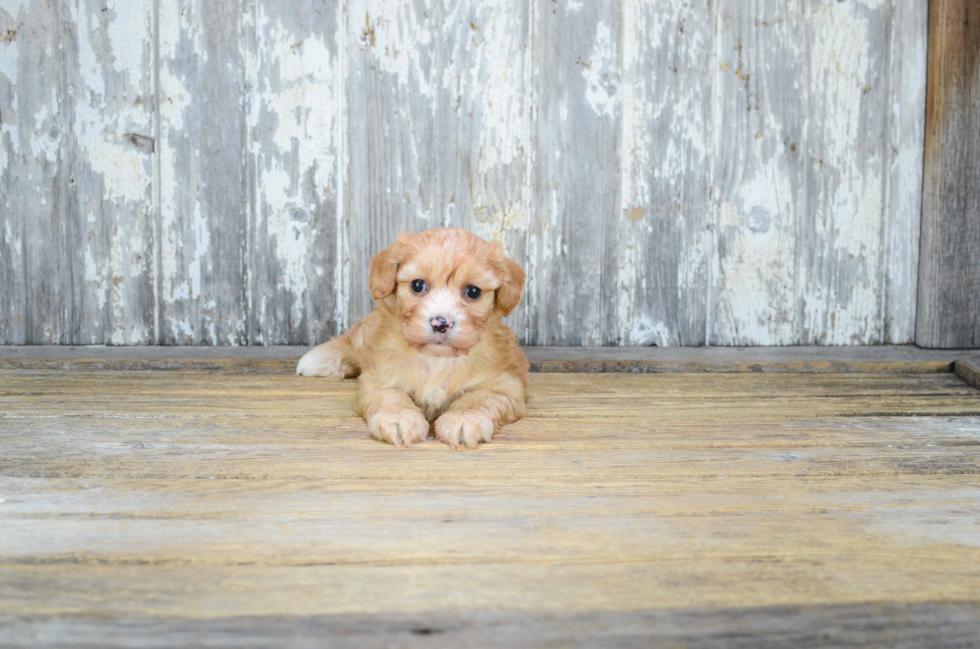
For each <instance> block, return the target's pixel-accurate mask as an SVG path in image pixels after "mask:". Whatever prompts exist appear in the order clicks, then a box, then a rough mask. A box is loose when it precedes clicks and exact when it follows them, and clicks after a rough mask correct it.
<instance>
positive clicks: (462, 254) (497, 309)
mask: <svg viewBox="0 0 980 649" xmlns="http://www.w3.org/2000/svg"><path fill="white" fill-rule="evenodd" d="M369 284H370V287H371V295H372V297H374V299H376V300H386V301H387V302H388V304H389V306H391V307H392V308H393V309H394V310H395V311H396V312H397V313H398V314H400V316H401V319H402V336H403V337H404V338H405V341H406V342H408V344H410V345H412V346H413V347H415V348H417V349H418V350H419V351H421V352H423V353H426V354H430V355H433V356H457V355H460V354H465V353H467V352H468V351H469V350H470V349H471V348H472V347H473V346H474V345H476V344H477V343H478V342H480V337H481V335H482V334H483V330H484V328H485V327H486V325H487V322H489V321H490V319H491V318H492V317H495V316H506V315H508V314H509V313H510V312H511V311H513V310H514V308H515V307H516V306H517V304H518V303H519V302H520V301H521V297H522V295H523V293H524V271H523V270H522V269H521V267H520V266H518V265H517V264H516V263H514V262H513V261H511V260H510V259H508V258H507V257H505V256H504V254H503V250H502V249H501V248H500V246H498V245H496V244H492V243H489V242H487V241H484V240H483V239H481V238H479V237H477V236H476V235H473V234H470V233H469V232H466V231H465V230H460V229H458V228H437V229H433V230H426V231H425V232H420V233H418V234H403V235H401V236H400V237H398V240H397V241H396V242H395V243H394V244H392V245H391V246H390V247H388V248H386V249H385V250H383V251H381V252H380V253H378V254H377V255H375V257H374V258H373V259H372V260H371V276H370V280H369Z"/></svg>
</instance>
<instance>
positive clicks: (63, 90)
mask: <svg viewBox="0 0 980 649" xmlns="http://www.w3.org/2000/svg"><path fill="white" fill-rule="evenodd" d="M8 4H9V6H5V7H4V8H3V9H0V23H2V24H0V28H2V29H3V30H4V31H3V32H2V33H0V150H2V151H3V154H2V155H3V158H2V160H0V188H2V191H3V195H4V205H3V211H2V212H0V225H2V228H0V273H2V275H0V278H2V279H3V282H4V288H5V290H4V291H3V294H2V295H0V343H3V344H24V343H32V344H34V343H66V344H92V343H106V344H146V343H164V344H172V345H188V344H191V345H196V344H256V345H268V344H283V343H288V344H311V343H314V342H321V341H322V340H324V339H325V338H328V337H330V336H331V335H333V334H335V333H337V332H338V331H340V330H342V329H344V328H346V327H347V326H349V325H350V324H351V323H352V322H353V321H356V319H358V318H360V317H361V316H363V315H365V314H366V313H367V312H368V311H369V309H370V307H371V303H370V298H369V294H368V292H367V291H366V290H365V285H366V273H367V268H368V263H369V260H370V257H371V255H372V254H374V253H375V252H377V251H378V250H380V249H382V248H383V247H385V246H386V245H388V244H389V243H390V242H391V241H392V240H393V238H394V237H395V236H396V235H397V234H398V233H399V232H400V231H403V230H417V229H421V228H425V227H433V226H439V225H460V226H463V227H466V228H468V229H471V230H473V231H475V232H477V233H478V234H481V235H482V236H485V237H487V238H492V239H496V240H498V241H500V242H501V243H502V244H503V245H504V247H505V249H506V250H507V253H508V254H509V255H510V256H511V257H513V258H514V259H516V260H518V261H519V262H520V263H522V264H524V265H525V267H526V268H527V269H528V271H529V281H528V285H527V294H526V300H525V303H524V305H523V306H522V308H521V309H519V310H518V311H517V312H516V313H515V314H514V316H513V317H512V323H513V325H514V326H515V328H516V330H517V332H518V335H519V336H520V338H521V339H522V341H523V342H525V343H528V344H534V345H552V344H554V345H583V344H585V345H658V346H668V345H671V346H673V345H701V344H705V343H707V344H714V345H734V344H746V345H748V344H751V345H792V344H819V345H843V344H847V345H852V344H881V343H888V342H893V343H908V342H911V340H912V337H913V333H914V327H913V325H914V322H915V317H916V313H915V311H916V288H915V282H916V278H917V277H918V274H919V270H918V250H919V245H918V232H919V225H920V221H919V207H920V203H921V196H922V193H921V182H920V181H921V172H922V164H921V162H922V156H923V148H922V133H923V128H924V125H923V122H924V118H923V113H924V106H925V103H924V102H925V67H926V57H925V54H926V32H925V25H926V21H925V13H926V8H927V3H926V0H913V1H911V2H899V1H898V0H884V1H879V0H874V1H872V0H855V1H854V2H834V1H831V0H794V1H793V2H789V3H775V2H771V1H770V0H724V1H719V2H712V3H706V2H700V3H698V2H694V3H691V2H682V1H680V0H676V1H675V0H670V1H665V2H659V3H650V2H640V1H638V0H617V1H616V2H612V3H599V4H596V3H582V2H578V1H571V2H552V1H550V0H535V2H531V3H511V2H503V1H501V0H466V1H465V2H448V1H444V0H439V1H435V2H420V1H418V2H417V1H408V0H406V1H404V2H380V1H378V0H358V1H357V2H353V3H332V4H331V3H327V4H324V3H322V2H319V1H313V0H303V1H302V2H298V3H292V4H290V5H289V6H280V5H279V4H270V3H268V2H265V1H264V0H247V1H246V2H243V3H239V5H237V6H235V7H231V6H230V5H228V4H227V3H221V2H216V1H215V0H160V1H159V2H151V0H139V1H138V2H129V3H122V2H119V1H118V0H110V1H107V2H103V3H97V2H94V0H91V1H89V0H80V1H79V2H67V1H66V0H59V1H58V2H54V3H47V2H43V1H42V0H18V1H17V2H13V3H8ZM954 5H955V6H961V7H966V6H967V5H966V4H965V3H963V2H960V3H959V4H958V5H957V4H956V3H955V2H954V3H943V4H942V6H943V7H952V6H954ZM935 7H937V8H936V9H934V11H947V10H946V9H939V8H938V7H940V5H939V4H936V5H935ZM103 9H104V11H103ZM950 11H952V10H950ZM953 13H955V12H953ZM943 15H947V14H943ZM949 15H953V14H949ZM933 22H934V23H935V21H933ZM953 22H954V23H955V20H954V21H953ZM961 22H962V21H961ZM937 24H938V23H937ZM950 24H953V23H950ZM934 40H935V39H934ZM937 42H938V41H937ZM936 47H938V46H936ZM944 51H945V50H944ZM950 51H951V52H953V54H950V56H951V57H953V58H951V59H950V62H949V65H947V68H949V69H950V70H952V69H953V67H955V65H960V63H955V62H954V61H953V59H955V57H957V56H959V54H957V53H956V52H960V51H972V50H970V48H969V47H966V48H960V49H956V48H952V49H951V50H950ZM934 58H935V57H934ZM957 60H959V59H957ZM954 63H955V65H954ZM963 65H967V63H964V64H963ZM950 66H952V67H950ZM961 67H962V66H961ZM944 69H946V68H944ZM956 69H957V70H959V69H960V68H956ZM37 71H40V72H41V73H39V74H38V73H36V72H37ZM956 74H957V75H959V76H957V77H956V78H961V77H962V78H963V79H967V78H970V77H969V74H970V73H969V70H966V69H965V68H964V69H963V73H962V74H960V73H959V72H957V73H956ZM964 83H965V82H964ZM951 84H952V85H951ZM937 87H938V86H937ZM943 87H944V88H953V87H958V86H956V84H954V83H952V82H950V84H947V85H946V86H943ZM964 87H965V86H964ZM947 94H948V93H947ZM961 94H962V93H961ZM963 96H964V97H967V98H968V94H967V95H963ZM951 101H952V100H951ZM963 102H964V105H966V106H967V109H965V110H967V112H968V110H969V106H972V105H973V104H975V103H976V102H972V103H971V102H969V101H966V100H963ZM944 105H945V104H944ZM951 105H952V104H951ZM934 112H935V111H934ZM935 114H936V115H937V116H939V113H935ZM946 114H947V113H945V112H944V113H943V116H945V115H946ZM936 119H938V117H937V118H936ZM950 119H953V118H947V117H943V120H945V121H943V124H945V123H946V122H947V121H949V120H950ZM956 119H959V118H956ZM956 119H953V121H956ZM964 119H971V118H970V117H969V115H967V116H966V117H964ZM934 121H935V122H936V123H935V124H934V125H933V127H931V128H933V131H934V132H935V133H937V134H938V133H939V131H938V130H937V129H938V128H939V126H938V124H939V122H938V121H936V120H934ZM956 123H959V122H956ZM964 123H965V122H964ZM950 124H952V122H950ZM954 126H955V125H953V126H950V128H953V127H954ZM943 128H945V127H943ZM956 128H960V127H956ZM963 128H965V129H966V131H967V132H971V133H972V132H973V131H975V130H976V129H973V131H970V129H969V127H963ZM943 132H944V133H945V131H943ZM936 137H938V136H936ZM936 137H933V140H935V139H936ZM943 137H946V136H943ZM949 139H950V141H952V142H955V146H956V147H959V148H960V149H963V151H962V160H966V161H967V162H963V163H962V164H961V163H960V162H958V160H960V158H957V159H956V160H952V161H951V162H950V163H949V167H948V168H949V169H950V172H949V173H945V172H944V173H945V175H941V176H940V175H937V176H935V178H934V179H933V180H932V181H930V182H933V184H934V185H936V183H942V182H945V181H944V180H942V178H953V177H954V176H950V175H949V174H950V173H953V174H966V176H969V174H970V173H972V171H970V170H971V169H973V168H974V167H973V166H971V165H970V164H969V159H970V155H971V154H969V151H968V150H967V148H964V147H968V144H967V142H968V141H969V138H959V139H957V138H956V137H955V136H949ZM930 141H932V140H930ZM957 150H959V149H957ZM956 155H960V154H959V153H957V154H956ZM974 157H975V156H974ZM937 173H938V171H937ZM960 185H961V186H969V183H966V182H965V181H964V182H962V183H960ZM928 186H930V185H929V184H928V183H927V187H928ZM936 187H939V185H936ZM938 191H939V190H938V189H937V190H936V192H938ZM944 195H945V194H944ZM936 196H939V194H938V193H936ZM968 199H969V197H967V198H965V199H964V200H965V201H967V202H965V203H963V205H962V210H961V212H962V213H963V214H964V215H966V216H965V217H964V218H966V219H967V221H966V222H965V223H964V225H963V228H953V230H951V231H953V232H954V233H955V232H959V231H961V230H962V232H963V236H954V235H950V234H942V235H941V236H938V235H934V234H933V233H932V230H930V228H925V232H926V239H925V240H924V241H923V245H924V246H925V248H924V249H928V250H936V251H938V252H936V253H935V254H934V255H933V257H937V258H942V259H946V260H947V261H944V262H942V264H946V265H936V264H937V263H939V262H938V261H935V260H933V259H932V257H930V259H927V260H926V262H925V263H924V265H923V270H922V273H923V277H924V278H926V282H925V283H926V284H929V283H930V282H932V283H935V282H937V281H939V279H938V278H940V277H943V278H945V277H952V276H953V275H954V274H955V273H952V272H947V266H949V267H954V266H956V265H957V264H959V265H962V266H963V267H965V268H967V270H966V271H962V272H965V273H966V276H965V279H963V281H962V282H960V284H959V285H960V286H961V287H962V288H958V289H955V290H953V291H952V294H951V296H948V297H943V298H941V300H946V301H950V300H951V302H950V303H951V304H953V306H954V311H956V312H957V313H959V314H960V315H957V316H956V318H955V319H954V321H953V322H951V323H946V322H944V321H943V320H942V318H933V316H932V315H930V314H932V313H933V312H935V311H936V309H935V308H933V307H929V308H927V310H926V312H925V313H926V314H925V315H924V316H922V317H923V318H925V319H926V320H928V321H929V324H928V326H926V327H924V328H923V327H920V329H922V331H923V332H925V331H926V330H927V329H929V328H930V327H931V328H933V329H935V330H937V331H938V330H939V329H942V328H943V327H946V329H943V331H948V330H952V329H955V330H956V331H957V332H959V331H960V330H961V329H964V330H970V328H971V327H974V325H975V324H976V322H975V319H972V318H973V314H975V312H976V311H977V310H978V309H976V308H973V307H974V306H976V305H975V304H973V303H972V302H970V300H971V299H973V298H974V297H975V295H976V294H977V291H975V290H974V288H975V287H974V286H973V284H975V283H976V282H975V281H974V279H975V278H974V279H971V277H972V276H971V275H970V273H971V272H972V268H973V266H970V265H969V264H968V263H965V264H964V263H962V262H961V261H956V263H955V264H953V262H949V261H948V260H950V259H953V258H955V259H956V260H962V259H964V258H965V257H963V254H961V253H960V252H956V251H957V250H960V248H963V250H964V251H968V250H969V246H971V245H973V244H972V243H971V242H972V241H973V239H975V238H976V237H974V236H973V235H972V234H971V232H972V230H971V229H970V228H971V227H972V226H971V224H972V223H973V222H974V221H976V219H972V221H971V220H970V219H969V218H968V217H969V215H970V214H972V213H973V212H971V211H970V210H972V209H973V208H972V207H970V205H972V203H969V202H968ZM950 200H953V199H950ZM957 200H958V199H957ZM961 202H962V201H961ZM953 203H955V200H953ZM943 209H944V210H945V208H943ZM952 209H953V210H954V211H955V210H958V209H960V207H957V205H956V204H954V205H953V208H952ZM964 210H965V211H964ZM934 211H935V210H934ZM946 211H949V210H946ZM974 211H975V210H974ZM937 236H938V238H937ZM943 237H945V238H946V239H948V241H946V240H944V239H943ZM950 237H952V238H950ZM964 246H965V247H964ZM930 254H932V253H930ZM964 254H965V253H964ZM974 256H976V255H974ZM950 264H952V266H950ZM957 272H959V271H957ZM971 282H972V283H971ZM8 287H9V288H8ZM924 290H927V291H929V290H931V289H924ZM923 299H926V298H925V297H924V298H923ZM928 300H933V301H935V300H940V298H938V297H936V298H935V299H934V298H932V297H928ZM928 300H927V301H928ZM939 303H940V302H936V304H939ZM947 324H949V326H948V327H947V326H946V325H947ZM923 335H926V334H925V333H923ZM944 335H946V334H944ZM955 335H960V333H957V334H955ZM943 344H944V345H960V346H967V345H971V346H972V345H975V344H976V341H975V340H974V339H973V338H969V337H968V338H962V339H959V342H956V339H950V340H949V341H947V342H945V343H943Z"/></svg>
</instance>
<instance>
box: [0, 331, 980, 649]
mask: <svg viewBox="0 0 980 649" xmlns="http://www.w3.org/2000/svg"><path fill="white" fill-rule="evenodd" d="M114 351H115V350H114ZM122 351H125V350H122ZM157 351H158V350H157ZM187 351H188V352H189V351H192V350H187ZM194 351H196V350H194ZM216 351H219V350H204V352H207V353H212V354H213V353H215V352H216ZM250 351H251V350H250ZM267 351H268V350H255V353H259V352H263V353H265V352H267ZM611 351H620V352H621V351H622V350H611ZM666 351H671V352H675V353H676V352H683V351H701V350H666ZM711 351H715V350H711ZM717 351H724V352H733V351H737V350H717ZM750 351H753V350H750ZM763 351H766V352H773V351H775V350H763ZM855 351H860V350H855ZM913 351H914V352H915V353H917V354H925V353H931V352H922V351H921V350H913ZM819 352H820V353H823V354H826V353H827V350H819ZM869 353H871V352H869ZM942 353H946V352H942ZM0 385H2V386H3V389H2V391H0V413H2V414H0V416H2V419H0V421H2V422H3V425H4V427H5V428H4V431H5V435H4V438H3V439H4V447H3V453H0V525H2V527H3V529H4V534H3V535H0V609H2V610H4V612H5V613H4V615H3V616H2V617H0V643H2V644H4V645H5V646H6V645H10V646H33V645H36V644H37V641H38V640H39V639H40V640H41V641H43V642H44V644H48V645H53V646H58V645H59V644H63V643H66V642H69V643H73V644H74V645H75V646H86V645H87V644H92V645H98V646H128V645H127V644H126V643H127V642H129V640H128V639H129V638H133V637H139V638H140V641H141V642H143V643H144V644H145V643H146V641H147V640H148V639H154V638H161V642H164V641H165V642H167V643H171V644H172V643H174V642H177V641H180V643H181V644H187V645H189V646H194V645H195V643H197V642H198V640H197V639H198V638H200V637H202V635H205V636H207V638H208V642H210V643H211V644H214V645H216V646H222V643H224V644H229V643H231V644H234V643H235V641H236V639H237V645H238V646H241V645H242V644H246V645H247V644H249V643H252V644H256V645H263V646H264V645H266V644H272V645H273V646H275V645H276V644H277V643H286V644H292V645H294V644H296V642H298V641H299V640H301V639H304V638H309V639H310V640H311V641H313V642H317V641H320V640H322V637H324V636H322V635H321V636H319V637H318V638H314V637H313V636H314V634H327V635H329V637H331V639H332V641H333V640H334V639H336V641H337V642H338V643H340V645H341V646H346V645H344V643H349V644H351V646H373V645H375V644H379V645H387V646H390V645H391V644H399V645H406V646H412V643H413V642H414V641H415V640H418V639H426V640H427V641H432V640H434V639H437V640H436V642H441V641H443V640H445V641H446V644H451V645H453V646H456V645H457V644H460V643H461V642H462V643H463V644H464V645H465V644H466V643H468V642H469V643H472V644H478V645H480V646H484V645H491V646H493V645H494V643H497V644H498V645H501V646H502V645H507V646H513V645H514V644H515V639H516V640H517V642H516V644H520V645H522V646H523V645H530V646H534V644H535V643H539V644H540V643H543V646H554V645H555V644H557V643H559V642H560V643H564V644H569V643H571V644H572V645H573V646H574V645H575V643H576V642H578V643H583V644H585V645H587V646H603V645H604V643H606V644H611V645H615V646H622V645H624V644H625V645H626V646H648V645H649V643H650V642H651V638H653V639H663V640H664V641H665V642H666V641H674V642H676V643H678V644H680V645H681V646H685V645H686V646H718V647H720V646H731V645H732V644H733V643H736V646H739V645H738V644H737V643H742V646H768V645H767V643H771V644H772V645H773V646H780V645H786V644H793V646H808V643H809V644H810V645H813V646H825V645H826V644H827V643H828V642H829V641H830V640H831V639H833V640H834V641H838V644H843V645H844V646H847V644H851V645H861V644H863V645H889V646H890V645H892V644H895V643H893V642H892V640H893V639H894V640H895V641H896V643H897V642H912V641H913V640H915V641H921V642H925V643H927V644H928V643H930V642H932V641H933V640H935V641H936V642H948V643H951V644H952V646H956V643H957V642H960V643H961V644H962V642H961V641H963V640H964V639H966V640H965V641H966V642H967V643H968V642H969V639H972V637H973V636H972V635H970V634H973V633H975V631H976V629H975V627H976V624H975V622H976V618H977V616H976V610H975V609H976V606H977V602H978V601H980V570H978V568H977V566H980V539H978V535H977V532H976V530H975V529H974V528H975V527H976V525H975V521H976V519H977V517H978V516H980V511H978V507H980V500H978V498H977V495H978V487H980V485H978V481H977V477H976V476H977V471H980V452H978V448H980V447H978V446H977V438H978V435H980V408H978V406H980V393H978V392H976V391H975V390H973V389H971V388H969V387H967V386H966V385H964V384H963V383H962V382H961V381H960V380H959V379H958V378H956V377H955V376H953V375H951V374H945V375H931V376H928V375H918V376H883V375H823V376H801V375H782V376H767V375H741V376H733V375H727V376H725V375H715V376H710V375H708V376H705V375H687V376H669V377H668V376H631V375H606V376H589V375H547V374H544V375H535V376H533V377H532V386H531V400H529V403H528V405H529V416H528V417H527V418H525V419H524V420H522V421H520V422H517V423H516V424H513V425H512V426H508V427H506V428H505V429H504V431H502V433H501V435H500V436H499V438H498V439H496V440H495V442H494V443H493V444H491V445H487V446H485V447H484V448H482V449H481V450H480V451H477V452H472V453H457V452H453V451H451V450H450V449H447V448H446V447H444V446H443V445H440V444H424V445H421V446H420V447H419V448H416V449H414V450H413V451H410V452H398V451H396V450H394V449H392V448H390V447H388V446H386V445H383V444H380V443H377V442H375V441H373V440H370V439H369V438H368V436H367V432H366V428H365V426H364V425H363V422H360V421H359V420H358V419H357V417H356V415H355V414H354V413H353V411H352V404H353V397H354V394H355V391H356V383H355V382H353V381H330V380H304V379H300V378H296V377H293V376H278V377H269V376H250V375H244V374H243V375H239V376H229V375H225V376H224V377H223V379H222V380H220V381H216V380H215V377H214V376H213V375H211V374H209V373H203V372H141V373H125V372H94V373H84V372H74V371H72V372H52V371H44V372H30V371H3V372H0ZM93 385H98V390H93ZM134 386H138V388H134ZM582 394H590V395H591V398H590V399H588V400H585V401H583V400H582V399H581V395H582ZM883 408H887V409H890V410H892V411H893V415H901V416H887V417H881V416H869V414H872V413H874V412H877V411H878V410H879V409H883ZM971 409H973V410H974V412H972V414H971V413H970V410H971ZM916 413H918V416H908V415H915V414H916ZM928 413H933V414H936V415H940V416H929V415H928ZM338 458H343V461H338ZM868 602H875V604H873V605H872V604H868ZM287 627H288V628H289V629H292V631H291V632H288V633H287V632H286V631H287ZM566 634H567V635H566ZM433 636H434V638H433ZM267 639H268V642H266V640H267ZM287 641H288V642H287ZM566 641H567V642H566ZM32 643H33V644H32ZM508 643H509V644H508ZM430 644H431V643H430ZM899 646H901V645H899ZM939 646H942V645H941V644H940V645H939Z"/></svg>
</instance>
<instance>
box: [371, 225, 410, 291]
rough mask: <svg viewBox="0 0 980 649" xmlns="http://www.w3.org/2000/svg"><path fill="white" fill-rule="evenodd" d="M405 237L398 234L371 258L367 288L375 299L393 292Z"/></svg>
mask: <svg viewBox="0 0 980 649" xmlns="http://www.w3.org/2000/svg"><path fill="white" fill-rule="evenodd" d="M406 237H407V235H405V234H401V235H398V238H397V239H395V243H393V244H391V245H390V246H388V247H387V248H385V249H384V250H382V251H381V252H379V253H378V254H376V255H375V256H374V257H372V258H371V274H370V275H369V276H368V288H370V289H371V297H373V298H374V299H375V300H383V299H385V298H386V297H388V296H389V295H391V294H392V293H394V292H395V285H396V278H397V275H398V265H399V264H401V263H402V261H403V260H402V257H403V254H404V249H405V239H406Z"/></svg>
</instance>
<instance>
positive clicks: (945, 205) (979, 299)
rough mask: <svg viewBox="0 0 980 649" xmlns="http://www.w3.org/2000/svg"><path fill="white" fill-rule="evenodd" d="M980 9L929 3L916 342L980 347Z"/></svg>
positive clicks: (948, 1)
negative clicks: (927, 78) (926, 99)
mask: <svg viewBox="0 0 980 649" xmlns="http://www.w3.org/2000/svg"><path fill="white" fill-rule="evenodd" d="M978 159H980V9H978V8H977V6H976V3H975V2H971V1H970V0H937V1H935V2H931V3H930V4H929V100H928V105H927V115H926V146H925V185H924V189H923V199H922V200H923V209H922V260H921V263H920V265H919V312H918V319H917V322H916V337H915V340H916V343H917V344H919V345H922V346H924V347H977V346H980V315H978V314H980V263H978V259H980V192H978V191H977V187H978V185H980V165H978V164H977V160H978Z"/></svg>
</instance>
